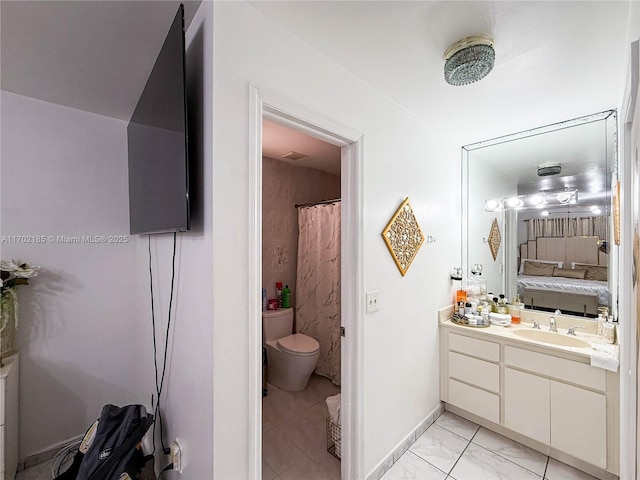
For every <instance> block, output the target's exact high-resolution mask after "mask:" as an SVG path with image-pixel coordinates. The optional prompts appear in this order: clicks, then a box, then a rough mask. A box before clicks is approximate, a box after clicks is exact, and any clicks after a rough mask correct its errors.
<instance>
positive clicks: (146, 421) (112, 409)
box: [55, 405, 155, 480]
mask: <svg viewBox="0 0 640 480" xmlns="http://www.w3.org/2000/svg"><path fill="white" fill-rule="evenodd" d="M152 423H153V416H152V415H150V414H148V413H147V411H146V409H145V408H144V407H143V406H142V405H127V406H126V407H122V408H120V407H116V406H115V405H105V406H104V407H103V408H102V414H101V415H100V418H99V419H98V420H96V422H95V423H94V424H93V425H91V427H89V429H88V430H87V433H86V434H85V436H84V438H83V440H82V443H81V444H80V449H79V451H78V453H77V454H76V455H75V457H74V459H73V464H72V465H71V466H70V467H69V469H68V470H67V471H66V472H64V473H63V474H62V475H60V476H58V477H56V479H55V480H129V479H131V480H155V472H154V467H153V463H154V459H153V455H147V456H145V455H144V454H143V453H142V450H141V449H140V445H139V444H140V442H141V441H142V438H143V437H144V435H145V433H146V432H147V430H148V429H149V427H150V426H151V424H152Z"/></svg>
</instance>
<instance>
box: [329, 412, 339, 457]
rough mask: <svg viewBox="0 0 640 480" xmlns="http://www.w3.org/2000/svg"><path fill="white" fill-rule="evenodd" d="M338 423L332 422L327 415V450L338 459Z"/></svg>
mask: <svg viewBox="0 0 640 480" xmlns="http://www.w3.org/2000/svg"><path fill="white" fill-rule="evenodd" d="M340 435H341V433H340V425H338V424H337V423H333V422H332V421H331V418H330V417H327V452H329V453H330V454H331V455H333V456H334V457H336V458H337V459H338V460H340V447H341V439H340Z"/></svg>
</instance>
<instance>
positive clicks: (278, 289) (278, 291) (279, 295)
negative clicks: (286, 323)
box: [276, 282, 282, 308]
mask: <svg viewBox="0 0 640 480" xmlns="http://www.w3.org/2000/svg"><path fill="white" fill-rule="evenodd" d="M276 298H277V299H278V308H282V282H276Z"/></svg>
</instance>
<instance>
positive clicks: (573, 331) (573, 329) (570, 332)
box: [567, 325, 587, 337]
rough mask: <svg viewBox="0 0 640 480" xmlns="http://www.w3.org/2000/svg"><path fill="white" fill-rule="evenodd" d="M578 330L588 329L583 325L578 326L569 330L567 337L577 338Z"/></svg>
mask: <svg viewBox="0 0 640 480" xmlns="http://www.w3.org/2000/svg"><path fill="white" fill-rule="evenodd" d="M576 328H582V329H586V328H587V327H583V326H582V325H576V326H574V327H571V328H569V330H567V335H573V336H574V337H575V336H576Z"/></svg>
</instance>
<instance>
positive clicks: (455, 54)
mask: <svg viewBox="0 0 640 480" xmlns="http://www.w3.org/2000/svg"><path fill="white" fill-rule="evenodd" d="M444 61H445V63H444V79H445V80H446V81H447V83H449V84H451V85H468V84H470V83H474V82H477V81H478V80H482V79H483V78H484V77H486V76H487V75H488V74H489V72H490V71H491V70H492V69H493V65H494V63H495V61H496V52H495V50H494V49H493V40H491V39H490V38H489V37H487V36H485V35H473V36H471V37H467V38H465V39H463V40H460V41H458V42H456V43H454V44H453V45H451V46H450V47H449V48H447V51H446V52H444Z"/></svg>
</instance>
